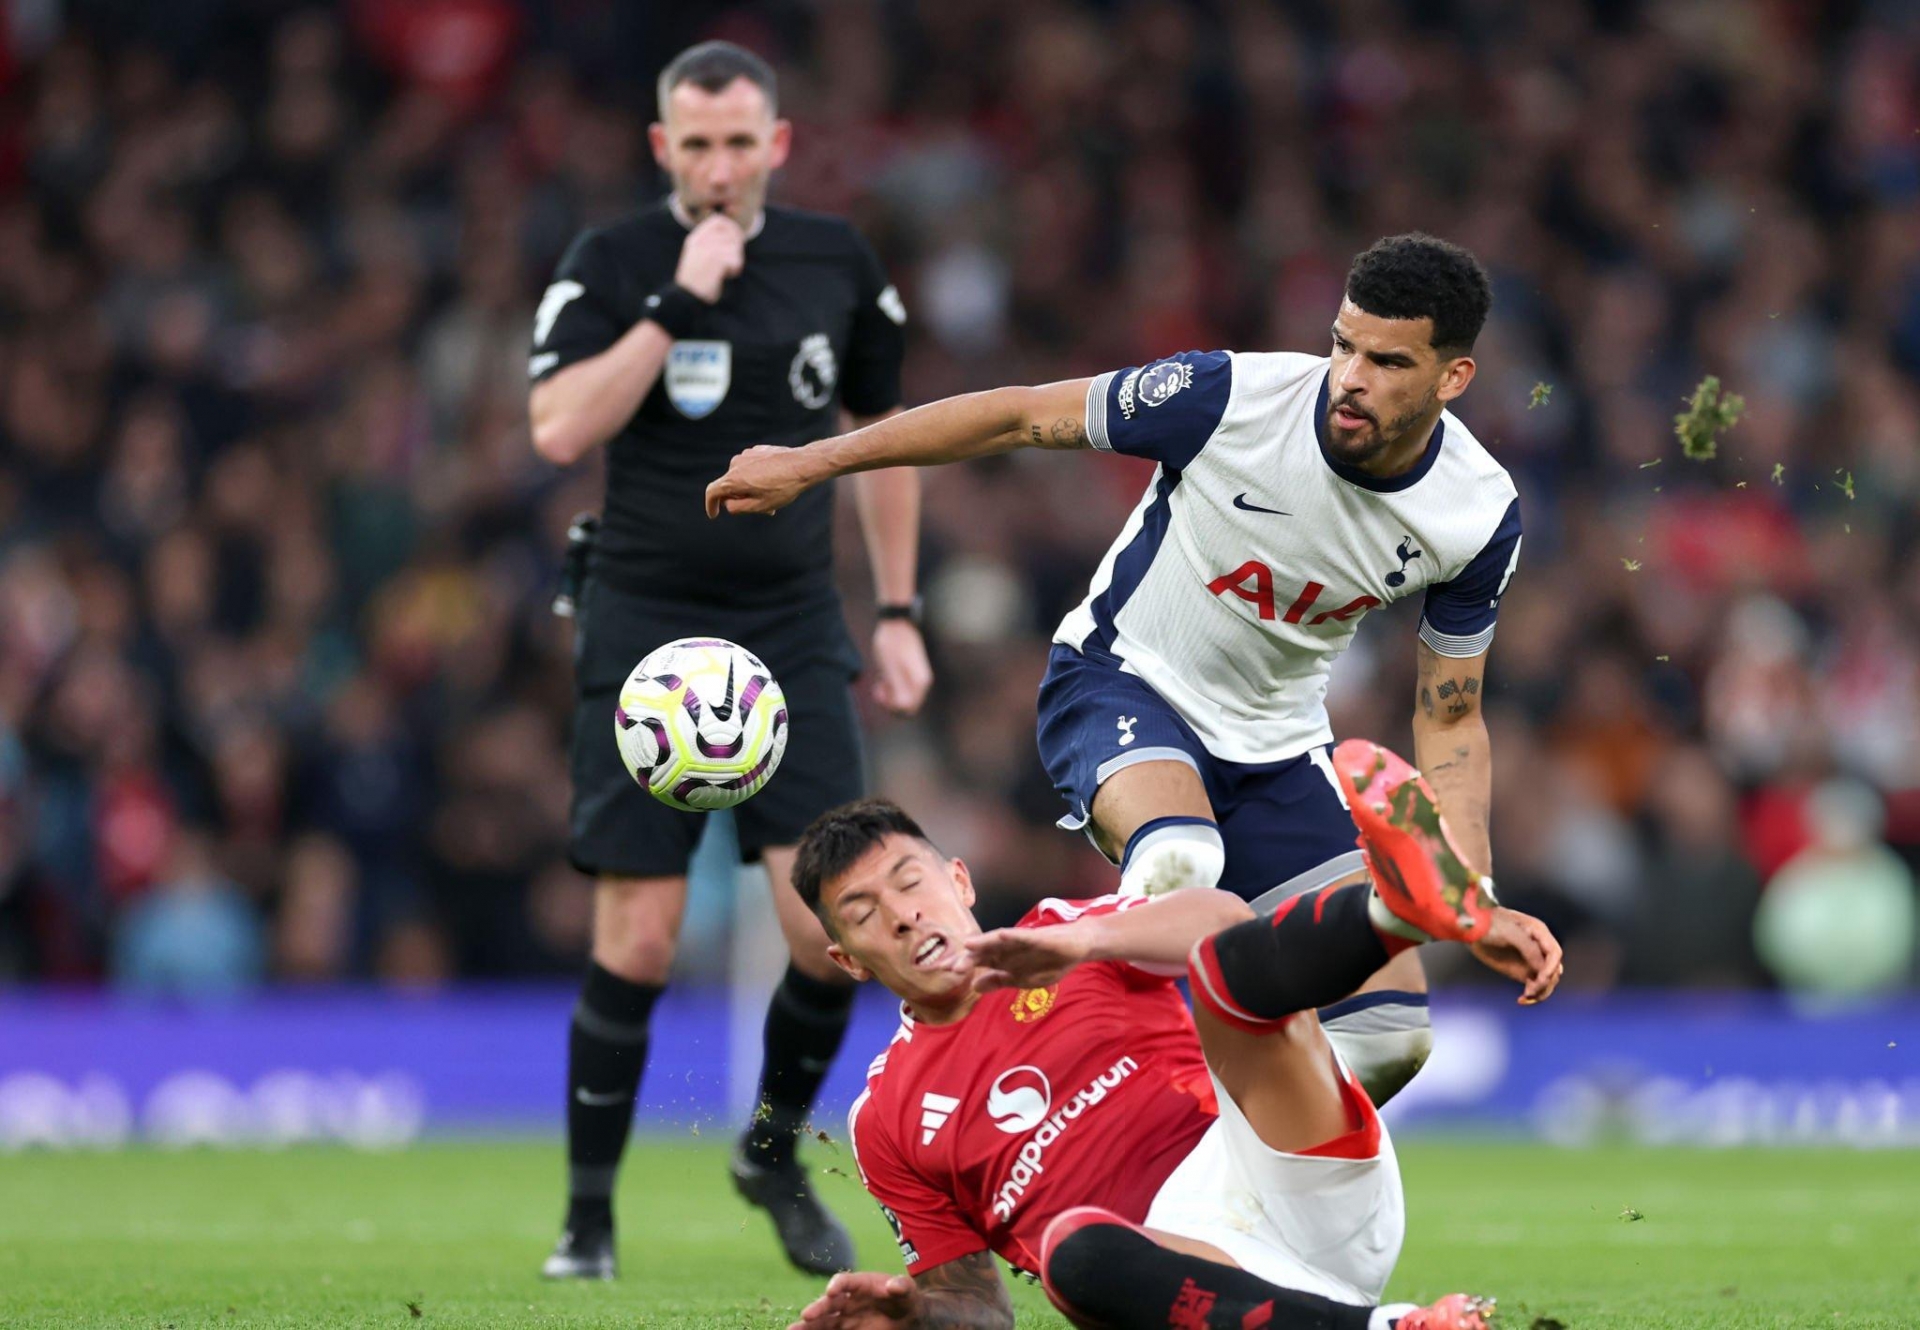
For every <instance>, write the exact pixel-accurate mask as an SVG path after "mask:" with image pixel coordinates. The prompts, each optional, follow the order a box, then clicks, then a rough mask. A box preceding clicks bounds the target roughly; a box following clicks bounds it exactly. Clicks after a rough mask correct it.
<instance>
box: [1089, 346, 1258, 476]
mask: <svg viewBox="0 0 1920 1330" xmlns="http://www.w3.org/2000/svg"><path fill="white" fill-rule="evenodd" d="M1232 394H1233V357H1232V355H1231V354H1229V353H1228V352H1225V351H1183V352H1181V353H1180V354H1179V355H1177V356H1169V357H1167V358H1166V359H1165V360H1156V361H1154V362H1153V363H1152V364H1150V365H1142V366H1140V367H1139V368H1137V369H1129V370H1114V371H1113V372H1111V373H1108V374H1102V375H1100V376H1099V377H1098V378H1096V379H1094V380H1093V382H1092V383H1091V384H1090V385H1089V386H1088V389H1087V439H1088V441H1089V442H1090V443H1092V444H1093V446H1094V447H1096V448H1101V449H1105V450H1107V451H1110V452H1116V453H1125V454H1127V455H1128V456H1130V457H1150V458H1152V459H1153V460H1154V461H1156V462H1160V463H1162V464H1164V465H1167V466H1176V467H1185V466H1187V465H1189V464H1190V463H1192V461H1193V459H1194V458H1195V457H1196V456H1198V455H1199V453H1200V450H1201V449H1202V448H1204V447H1206V446H1207V441H1208V440H1209V439H1211V438H1212V437H1213V433H1214V431H1215V430H1217V429H1219V428H1220V421H1221V419H1222V418H1223V417H1224V416H1225V415H1226V410H1227V401H1228V399H1229V398H1230V397H1231V396H1232Z"/></svg>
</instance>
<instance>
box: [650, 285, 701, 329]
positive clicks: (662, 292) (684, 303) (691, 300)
mask: <svg viewBox="0 0 1920 1330" xmlns="http://www.w3.org/2000/svg"><path fill="white" fill-rule="evenodd" d="M704 306H705V302H704V301H702V300H701V299H700V297H699V296H697V295H695V294H694V293H693V292H691V291H689V290H687V288H686V287H684V286H681V285H680V284H679V283H678V282H668V283H667V284H666V285H665V286H663V287H661V288H660V289H659V290H658V291H655V292H654V293H653V294H652V295H650V296H648V297H647V299H646V304H645V308H646V311H647V312H646V313H645V314H643V315H642V316H641V318H642V319H643V320H646V319H651V320H652V321H653V322H655V323H657V324H659V325H660V326H661V327H662V328H665V329H666V330H667V335H668V336H670V337H672V338H674V339H675V340H676V341H677V340H679V339H680V338H682V337H686V336H688V335H689V334H691V333H692V332H693V326H694V324H695V322H696V321H698V319H699V318H700V311H701V309H702V308H704Z"/></svg>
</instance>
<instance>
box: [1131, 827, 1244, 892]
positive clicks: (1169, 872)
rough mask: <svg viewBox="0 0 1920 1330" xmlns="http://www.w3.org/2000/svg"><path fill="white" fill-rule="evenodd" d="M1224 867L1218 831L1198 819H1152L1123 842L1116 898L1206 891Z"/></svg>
mask: <svg viewBox="0 0 1920 1330" xmlns="http://www.w3.org/2000/svg"><path fill="white" fill-rule="evenodd" d="M1226 866H1227V852H1226V846H1225V845H1224V844H1223V843H1222V842H1221V839H1220V828H1219V827H1217V826H1215V825H1214V824H1213V823H1212V822H1209V821H1208V820H1207V819H1206V818H1203V817H1156V818H1154V819H1153V820H1152V821H1150V822H1147V823H1145V824H1144V825H1142V826H1141V827H1140V829H1139V830H1138V831H1136V832H1134V833H1133V836H1132V838H1131V839H1129V840H1128V841H1127V849H1126V854H1125V855H1124V856H1123V857H1122V858H1121V861H1120V894H1121V895H1123V896H1163V895H1165V894H1166V893H1167V892H1170V891H1184V890H1186V889H1188V888H1189V887H1212V886H1217V885H1218V884H1219V882H1220V874H1221V873H1222V871H1224V870H1225V868H1226Z"/></svg>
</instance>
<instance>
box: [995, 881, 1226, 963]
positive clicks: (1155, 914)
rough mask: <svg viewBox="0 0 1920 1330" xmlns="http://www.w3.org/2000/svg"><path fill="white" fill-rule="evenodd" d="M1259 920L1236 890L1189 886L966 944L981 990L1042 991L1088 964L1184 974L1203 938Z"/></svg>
mask: <svg viewBox="0 0 1920 1330" xmlns="http://www.w3.org/2000/svg"><path fill="white" fill-rule="evenodd" d="M1251 918H1253V907H1252V906H1250V905H1248V904H1247V903H1246V902H1245V901H1243V900H1241V899H1240V898H1239V897H1238V896H1235V895H1233V894H1232V893H1231V892H1226V891H1217V890H1215V889H1213V888H1210V887H1209V888H1197V887H1196V888H1189V889H1188V890H1186V891H1176V892H1174V893H1172V894H1171V895H1167V896H1162V897H1161V898H1160V899H1158V900H1155V901H1147V902H1144V903H1141V904H1136V905H1133V906H1131V907H1130V908H1127V909H1123V910H1115V911H1112V912H1103V913H1100V914H1089V915H1085V916H1082V917H1081V918H1079V919H1075V920H1073V921H1072V922H1070V923H1064V924H1047V925H1044V926H1042V927H1039V928H996V929H994V930H993V931H992V932H990V933H982V934H980V935H979V936H978V937H970V938H968V939H967V940H966V943H965V948H966V954H967V956H968V958H969V959H971V960H972V961H973V963H974V965H975V967H976V970H975V978H974V982H975V983H976V984H977V985H978V986H979V987H981V988H1044V987H1046V986H1047V985H1048V984H1051V983H1054V982H1056V981H1058V980H1059V978H1060V977H1061V976H1062V975H1064V974H1065V973H1066V972H1067V971H1068V970H1071V969H1072V968H1073V967H1074V966H1076V965H1079V964H1081V963H1082V962H1085V961H1126V962H1128V963H1130V964H1133V965H1139V966H1142V967H1145V968H1148V969H1152V970H1155V971H1163V972H1166V973H1180V972H1182V971H1184V970H1185V968H1186V964H1187V953H1188V952H1190V951H1192V950H1193V946H1194V944H1195V943H1196V942H1198V941H1199V940H1200V939H1201V938H1203V937H1212V936H1213V935H1214V934H1215V933H1218V932H1219V931H1220V930H1221V929H1223V928H1231V927H1233V926H1234V925H1235V924H1237V923H1240V922H1242V921H1244V920H1247V919H1251Z"/></svg>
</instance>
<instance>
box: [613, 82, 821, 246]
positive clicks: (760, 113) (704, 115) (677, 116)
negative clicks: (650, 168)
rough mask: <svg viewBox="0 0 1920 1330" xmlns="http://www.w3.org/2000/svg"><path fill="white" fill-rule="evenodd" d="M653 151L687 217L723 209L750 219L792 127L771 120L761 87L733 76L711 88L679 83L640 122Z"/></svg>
mask: <svg viewBox="0 0 1920 1330" xmlns="http://www.w3.org/2000/svg"><path fill="white" fill-rule="evenodd" d="M647 141H648V143H649V144H650V145H651V146H652V148H653V159H654V161H656V162H658V163H659V164H660V169H661V170H663V171H665V172H666V173H667V175H668V176H669V177H670V178H671V179H672V181H673V192H674V193H675V194H676V195H678V196H679V199H680V204H681V206H682V207H684V208H685V209H686V210H687V212H688V214H689V215H690V216H692V218H693V220H694V221H695V222H699V221H702V220H704V219H705V218H706V217H707V216H709V215H710V214H712V213H715V212H725V213H726V214H727V216H729V217H731V218H733V220H734V221H736V222H738V223H740V225H741V226H743V227H746V226H751V225H753V219H754V218H755V217H757V216H759V214H760V209H761V207H762V206H763V205H764V204H765V203H766V201H767V182H768V179H769V178H770V177H771V176H772V175H773V173H774V172H775V171H777V170H779V169H780V167H781V166H783V165H785V164H786V160H787V150H788V148H789V147H790V146H791V144H792V141H793V127H792V126H791V125H790V124H788V123H787V122H786V121H785V120H776V119H775V118H774V116H773V112H772V109H771V108H770V107H769V106H768V105H767V97H766V94H765V93H763V92H761V91H760V88H759V86H758V85H757V84H755V83H754V82H753V81H752V80H751V79H745V78H737V79H735V80H734V81H733V82H731V83H729V84H728V85H727V86H726V87H724V88H722V89H721V90H720V91H719V92H708V91H707V90H706V89H704V88H702V87H700V86H699V85H698V84H696V83H681V84H678V85H676V86H675V87H674V89H673V91H671V92H670V93H668V94H667V104H666V109H665V117H664V119H662V120H659V121H656V122H655V123H654V124H653V125H651V126H649V127H648V130H647Z"/></svg>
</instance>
